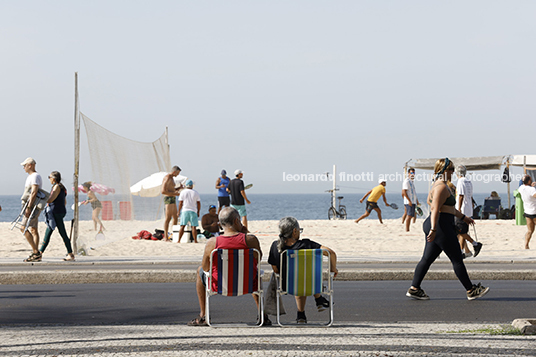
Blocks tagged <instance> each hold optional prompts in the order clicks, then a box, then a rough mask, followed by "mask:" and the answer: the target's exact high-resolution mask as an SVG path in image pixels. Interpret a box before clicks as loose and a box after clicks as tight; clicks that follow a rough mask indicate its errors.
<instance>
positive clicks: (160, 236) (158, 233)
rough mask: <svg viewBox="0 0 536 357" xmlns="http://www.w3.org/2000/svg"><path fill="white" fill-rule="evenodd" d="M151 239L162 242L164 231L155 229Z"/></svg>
mask: <svg viewBox="0 0 536 357" xmlns="http://www.w3.org/2000/svg"><path fill="white" fill-rule="evenodd" d="M153 237H155V238H156V240H162V239H164V231H163V230H161V229H155V230H154V234H153Z"/></svg>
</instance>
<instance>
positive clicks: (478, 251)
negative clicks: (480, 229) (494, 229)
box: [473, 242, 482, 258]
mask: <svg viewBox="0 0 536 357" xmlns="http://www.w3.org/2000/svg"><path fill="white" fill-rule="evenodd" d="M473 247H474V250H475V255H474V257H475V258H476V256H477V255H478V253H480V249H482V243H480V242H477V243H476V245H474V246H473Z"/></svg>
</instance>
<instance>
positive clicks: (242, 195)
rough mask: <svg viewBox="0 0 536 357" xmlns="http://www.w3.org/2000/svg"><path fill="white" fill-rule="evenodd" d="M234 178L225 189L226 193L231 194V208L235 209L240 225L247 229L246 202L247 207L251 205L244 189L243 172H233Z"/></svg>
mask: <svg viewBox="0 0 536 357" xmlns="http://www.w3.org/2000/svg"><path fill="white" fill-rule="evenodd" d="M234 174H235V178H234V179H232V180H231V182H230V183H229V187H228V188H227V190H228V192H229V193H231V207H233V208H234V209H236V210H237V211H238V213H239V214H240V217H241V218H242V225H243V226H244V227H246V229H247V228H248V214H247V212H246V202H247V204H248V205H249V204H250V203H251V201H250V200H248V196H246V190H245V189H244V181H242V177H244V171H242V170H236V171H235V172H234Z"/></svg>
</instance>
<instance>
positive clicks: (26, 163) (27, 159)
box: [20, 157, 36, 166]
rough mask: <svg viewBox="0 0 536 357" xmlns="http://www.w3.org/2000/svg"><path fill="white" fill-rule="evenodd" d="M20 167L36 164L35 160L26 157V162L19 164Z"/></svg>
mask: <svg viewBox="0 0 536 357" xmlns="http://www.w3.org/2000/svg"><path fill="white" fill-rule="evenodd" d="M20 164H21V165H22V166H24V165H28V164H34V165H35V164H36V162H35V160H34V159H32V158H31V157H27V158H26V160H24V161H23V162H21V163H20Z"/></svg>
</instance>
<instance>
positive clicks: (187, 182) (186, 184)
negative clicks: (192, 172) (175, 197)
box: [184, 180, 194, 187]
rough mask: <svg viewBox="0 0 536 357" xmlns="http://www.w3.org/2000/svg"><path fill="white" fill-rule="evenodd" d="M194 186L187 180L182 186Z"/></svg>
mask: <svg viewBox="0 0 536 357" xmlns="http://www.w3.org/2000/svg"><path fill="white" fill-rule="evenodd" d="M193 185H194V182H193V181H192V180H188V181H186V183H185V184H184V186H186V187H192V186H193Z"/></svg>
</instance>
